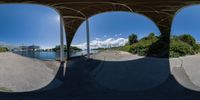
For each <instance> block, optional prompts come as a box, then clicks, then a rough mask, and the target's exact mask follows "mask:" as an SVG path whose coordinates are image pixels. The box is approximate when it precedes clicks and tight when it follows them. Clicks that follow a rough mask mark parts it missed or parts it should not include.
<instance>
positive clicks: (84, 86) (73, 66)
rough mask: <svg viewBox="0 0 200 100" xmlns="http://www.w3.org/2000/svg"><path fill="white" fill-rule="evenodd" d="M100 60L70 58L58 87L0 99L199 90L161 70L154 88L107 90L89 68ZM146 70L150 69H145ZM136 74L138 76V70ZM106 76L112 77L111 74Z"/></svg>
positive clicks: (173, 98) (164, 97) (161, 97)
mask: <svg viewBox="0 0 200 100" xmlns="http://www.w3.org/2000/svg"><path fill="white" fill-rule="evenodd" d="M133 62H135V63H137V61H133ZM101 63H102V62H101V61H97V60H90V61H86V60H85V58H76V59H73V60H71V61H69V62H68V63H67V69H66V75H65V79H64V80H62V81H63V84H61V85H60V86H59V87H58V88H55V89H51V90H47V91H33V92H27V93H1V94H0V98H1V100H133V99H134V100H147V99H148V100H149V99H153V100H188V99H193V100H194V99H198V98H200V93H199V92H195V91H191V90H188V89H186V88H184V87H182V86H181V85H179V84H178V83H177V82H176V80H175V79H174V77H173V76H172V75H170V74H168V75H167V72H164V73H165V74H163V75H164V76H165V77H166V79H163V80H162V81H161V82H159V83H160V84H156V85H154V86H155V87H152V88H149V89H146V90H141V91H122V90H120V91H118V90H115V89H109V88H107V87H105V86H102V85H99V82H97V80H96V77H100V76H101V77H102V78H100V79H103V78H107V77H108V76H107V75H106V74H105V75H104V74H102V75H100V76H98V75H95V74H93V71H95V69H96V67H97V66H98V65H100V64H101ZM107 63H108V64H110V63H116V62H107ZM138 63H139V62H138ZM166 63H167V61H166ZM117 64H118V63H117ZM147 64H148V63H147ZM61 65H63V64H61ZM149 66H151V65H149ZM112 67H116V66H112ZM146 67H147V66H146ZM146 67H145V68H146ZM168 67H169V66H168ZM60 68H62V67H60ZM110 69H111V67H109V68H102V69H101V70H100V71H101V72H99V73H98V74H100V73H102V72H104V71H108V72H109V70H110ZM164 69H169V68H164ZM117 70H120V69H117ZM134 70H137V71H140V70H139V69H134ZM142 70H144V69H142ZM148 70H150V69H149V68H148ZM148 70H146V72H151V71H148ZM128 71H129V70H128ZM158 71H159V70H158ZM168 71H169V70H168ZM61 73H62V69H61V70H60V71H59V72H58V76H59V75H62V74H61ZM104 73H106V72H104ZM158 73H160V72H158ZM113 74H114V72H113ZM151 74H152V75H154V74H155V73H154V71H152V72H151ZM160 74H161V73H160ZM133 75H136V74H133ZM139 75H141V73H140V74H139ZM155 75H159V74H155ZM166 75H167V76H166ZM122 76H123V75H122ZM144 76H145V75H144ZM144 76H143V77H142V79H143V78H145V77H144ZM132 77H134V78H135V77H136V76H132ZM150 77H151V76H150ZM154 77H158V78H159V77H162V75H161V76H154ZM108 78H112V76H111V77H108ZM153 79H154V78H153ZM134 80H136V81H137V80H138V79H134ZM134 80H133V81H134ZM144 81H145V80H144ZM103 82H104V81H103ZM108 82H109V81H108ZM153 83H154V82H152V83H150V84H153ZM155 83H156V82H155ZM107 84H109V83H107ZM117 84H118V83H117ZM122 84H125V83H122ZM134 84H135V83H133V87H132V88H133V89H134V87H136V85H134ZM143 84H145V83H143ZM113 85H114V87H115V85H116V84H113ZM109 86H110V85H109ZM116 86H117V85H116ZM141 86H142V84H141ZM127 87H128V86H127ZM139 87H140V86H139ZM119 88H123V87H119ZM140 88H141V87H140Z"/></svg>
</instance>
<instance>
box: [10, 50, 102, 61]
mask: <svg viewBox="0 0 200 100" xmlns="http://www.w3.org/2000/svg"><path fill="white" fill-rule="evenodd" d="M96 52H98V50H91V53H96ZM14 53H17V54H19V55H22V56H26V57H30V58H37V59H40V60H56V59H59V58H60V53H59V52H53V51H36V52H32V51H18V52H14ZM86 53H87V52H86V51H85V50H83V51H78V52H71V57H75V56H81V55H85V54H86ZM65 57H67V52H65Z"/></svg>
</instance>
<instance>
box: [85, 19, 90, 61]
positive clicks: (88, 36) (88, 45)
mask: <svg viewBox="0 0 200 100" xmlns="http://www.w3.org/2000/svg"><path fill="white" fill-rule="evenodd" d="M86 39H87V57H88V59H90V28H89V20H88V18H87V19H86Z"/></svg>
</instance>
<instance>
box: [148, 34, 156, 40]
mask: <svg viewBox="0 0 200 100" xmlns="http://www.w3.org/2000/svg"><path fill="white" fill-rule="evenodd" d="M154 37H155V34H154V33H150V34H149V35H148V37H147V38H148V39H152V38H154Z"/></svg>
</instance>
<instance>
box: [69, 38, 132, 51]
mask: <svg viewBox="0 0 200 100" xmlns="http://www.w3.org/2000/svg"><path fill="white" fill-rule="evenodd" d="M127 42H128V39H125V38H116V39H115V38H108V39H106V40H100V39H96V40H92V41H90V48H91V49H95V48H108V47H118V46H124V45H125V44H126V43H127ZM72 46H76V47H78V48H81V49H83V50H84V49H86V43H80V44H76V45H73V44H72Z"/></svg>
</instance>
